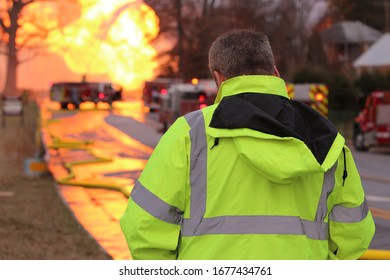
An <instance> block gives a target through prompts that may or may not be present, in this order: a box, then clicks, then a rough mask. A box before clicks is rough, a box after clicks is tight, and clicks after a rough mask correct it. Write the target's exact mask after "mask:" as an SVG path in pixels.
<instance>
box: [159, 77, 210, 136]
mask: <svg viewBox="0 0 390 280" xmlns="http://www.w3.org/2000/svg"><path fill="white" fill-rule="evenodd" d="M216 95H217V87H216V85H215V82H214V80H212V79H200V80H198V79H196V78H195V79H192V81H191V82H187V83H185V82H176V83H172V84H171V85H170V86H169V88H168V90H167V91H166V93H164V94H161V96H160V106H161V107H160V108H161V110H160V113H159V121H160V122H161V124H162V129H161V131H162V132H165V131H166V130H167V129H168V128H169V127H170V126H171V125H172V124H173V122H174V121H175V120H176V119H177V118H178V117H180V116H183V115H185V114H187V113H189V112H192V111H195V110H198V109H201V108H203V107H206V106H209V105H211V104H213V103H214V99H215V97H216Z"/></svg>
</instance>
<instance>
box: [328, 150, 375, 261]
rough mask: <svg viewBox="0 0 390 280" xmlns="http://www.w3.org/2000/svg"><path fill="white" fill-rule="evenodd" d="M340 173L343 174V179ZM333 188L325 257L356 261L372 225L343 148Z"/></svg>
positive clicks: (349, 157) (347, 152) (369, 237)
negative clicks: (334, 191)
mask: <svg viewBox="0 0 390 280" xmlns="http://www.w3.org/2000/svg"><path fill="white" fill-rule="evenodd" d="M344 171H346V172H347V177H346V178H345V179H343V174H344ZM344 177H345V176H344ZM335 188H336V189H335V190H338V193H337V196H336V198H335V203H334V204H333V207H332V208H331V211H330V214H329V258H330V259H342V260H353V259H358V258H360V257H361V256H362V255H363V254H364V252H365V251H366V250H367V249H368V246H369V245H370V242H371V240H372V238H373V236H374V232H375V224H374V220H373V218H372V215H371V212H370V210H369V208H368V205H367V201H366V199H365V193H364V189H363V186H362V183H361V180H360V175H359V173H358V170H357V167H356V165H355V162H354V159H353V157H352V153H351V151H350V150H349V149H348V148H347V147H344V151H343V152H342V153H341V155H340V157H339V159H338V164H337V170H336V174H335Z"/></svg>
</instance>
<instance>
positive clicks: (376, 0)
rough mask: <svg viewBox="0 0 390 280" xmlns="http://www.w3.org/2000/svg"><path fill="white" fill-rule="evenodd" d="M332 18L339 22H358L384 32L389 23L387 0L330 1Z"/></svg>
mask: <svg viewBox="0 0 390 280" xmlns="http://www.w3.org/2000/svg"><path fill="white" fill-rule="evenodd" d="M330 2H331V7H332V9H331V11H332V15H333V17H335V18H336V19H340V20H358V21H362V22H363V23H365V24H367V25H369V26H372V27H373V28H375V29H377V30H381V31H385V29H386V24H389V23H388V22H386V21H389V19H388V17H389V15H388V13H389V0H355V1H349V0H331V1H330Z"/></svg>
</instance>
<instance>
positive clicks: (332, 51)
mask: <svg viewBox="0 0 390 280" xmlns="http://www.w3.org/2000/svg"><path fill="white" fill-rule="evenodd" d="M381 36H382V32H380V31H378V30H376V29H374V28H372V27H370V26H368V25H366V24H364V23H362V22H360V21H341V22H338V23H335V24H334V25H333V26H331V27H330V28H327V29H325V30H323V31H322V32H321V38H322V42H323V44H324V49H325V53H326V57H327V62H328V64H329V65H331V66H334V67H336V68H349V67H352V62H353V61H354V60H355V59H356V58H357V57H358V56H360V55H361V54H362V53H363V52H364V51H365V50H367V49H368V48H369V47H370V46H371V45H372V44H373V43H374V42H376V41H377V40H378V39H379V38H380V37H381Z"/></svg>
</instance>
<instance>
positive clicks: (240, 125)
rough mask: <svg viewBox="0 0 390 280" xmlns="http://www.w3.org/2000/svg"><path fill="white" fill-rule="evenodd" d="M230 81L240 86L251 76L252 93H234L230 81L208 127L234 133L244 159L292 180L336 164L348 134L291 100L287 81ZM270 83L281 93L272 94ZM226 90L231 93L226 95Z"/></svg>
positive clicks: (269, 174) (217, 133)
mask: <svg viewBox="0 0 390 280" xmlns="http://www.w3.org/2000/svg"><path fill="white" fill-rule="evenodd" d="M262 77H266V79H262ZM234 79H236V78H233V79H230V80H234ZM230 80H227V81H225V83H226V82H230V83H232V84H233V83H234V88H235V89H238V88H240V86H239V84H242V83H244V84H246V85H248V83H245V81H246V80H250V83H249V84H251V85H253V86H250V87H249V89H250V90H251V91H250V92H235V93H234V94H231V91H229V85H227V84H224V86H223V87H221V88H222V92H221V90H220V92H219V93H218V95H219V96H221V102H220V103H219V104H218V106H217V108H216V109H215V111H214V113H213V116H212V119H211V122H210V127H209V129H208V131H209V132H208V133H209V135H210V136H212V137H215V138H219V139H221V141H223V138H225V137H229V138H232V139H233V143H234V147H235V148H236V150H237V152H238V154H239V156H240V158H241V159H242V160H243V161H244V162H246V163H247V164H248V165H249V166H250V167H251V168H252V169H254V170H256V172H259V173H261V174H262V175H263V176H264V177H266V178H267V179H269V180H271V181H273V182H275V183H278V184H288V183H290V182H292V181H294V180H295V179H296V178H297V177H299V176H302V175H308V174H311V173H318V172H325V171H327V170H328V169H329V168H331V167H332V166H333V165H334V163H335V162H336V161H337V159H338V156H339V154H340V152H341V150H342V148H343V146H344V139H343V137H342V136H341V135H340V134H338V133H337V130H336V128H335V127H334V125H333V124H332V123H331V122H330V121H329V120H328V119H326V118H325V117H323V116H322V115H321V114H320V113H318V112H317V111H315V110H314V109H312V108H310V107H308V106H307V105H305V104H303V103H301V102H298V101H294V100H290V99H289V98H288V96H287V93H286V87H285V84H284V82H283V80H281V79H279V78H277V77H271V76H245V77H240V79H238V80H235V81H230ZM264 83H265V84H266V87H264V86H263V85H264ZM281 83H283V85H284V86H281ZM237 84H238V85H237ZM272 84H274V85H275V86H272ZM255 85H256V87H254V86H255ZM244 88H245V86H244ZM270 88H274V89H275V90H276V92H275V93H271V92H270V91H269V89H270ZM246 89H248V87H247V88H246ZM264 89H265V90H264ZM226 90H227V91H228V94H227V95H224V92H223V91H226ZM262 91H264V92H262Z"/></svg>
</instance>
